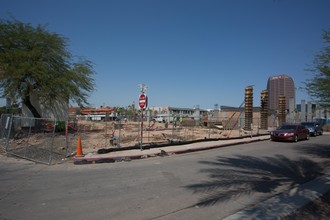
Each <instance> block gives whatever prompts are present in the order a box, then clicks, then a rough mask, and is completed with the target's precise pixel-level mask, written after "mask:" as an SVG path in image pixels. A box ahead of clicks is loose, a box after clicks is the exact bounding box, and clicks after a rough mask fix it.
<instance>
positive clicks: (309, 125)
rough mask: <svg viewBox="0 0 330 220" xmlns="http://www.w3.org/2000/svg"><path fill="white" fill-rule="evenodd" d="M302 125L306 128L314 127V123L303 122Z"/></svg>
mask: <svg viewBox="0 0 330 220" xmlns="http://www.w3.org/2000/svg"><path fill="white" fill-rule="evenodd" d="M302 125H304V126H305V127H307V128H312V127H314V123H303V124H302Z"/></svg>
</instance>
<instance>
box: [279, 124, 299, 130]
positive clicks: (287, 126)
mask: <svg viewBox="0 0 330 220" xmlns="http://www.w3.org/2000/svg"><path fill="white" fill-rule="evenodd" d="M296 127H297V126H296V125H282V126H281V127H279V128H278V130H295V129H296Z"/></svg>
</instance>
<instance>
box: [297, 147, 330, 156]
mask: <svg viewBox="0 0 330 220" xmlns="http://www.w3.org/2000/svg"><path fill="white" fill-rule="evenodd" d="M295 149H296V150H297V151H299V152H300V153H303V154H308V155H310V156H315V157H319V158H330V145H329V144H328V145H325V144H313V145H303V146H297V147H295Z"/></svg>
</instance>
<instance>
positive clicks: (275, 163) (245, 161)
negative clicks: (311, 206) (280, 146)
mask: <svg viewBox="0 0 330 220" xmlns="http://www.w3.org/2000/svg"><path fill="white" fill-rule="evenodd" d="M200 163H202V164H205V165H208V166H209V167H210V168H207V169H203V170H201V171H200V172H205V173H208V176H209V180H206V181H203V182H200V183H196V184H191V185H188V186H186V188H188V189H189V190H192V191H193V192H194V193H198V194H201V195H202V198H201V199H200V201H199V202H198V203H197V204H195V205H198V206H202V207H203V206H212V205H215V204H216V203H222V202H226V201H228V200H232V199H236V198H238V197H240V196H249V195H252V194H253V193H277V190H279V188H280V187H281V186H284V187H294V186H296V185H298V184H301V183H305V182H308V181H310V180H312V179H315V178H316V177H318V176H320V175H321V174H322V171H323V169H322V166H321V165H319V164H318V163H316V162H314V161H312V160H309V159H307V158H299V159H297V160H291V159H289V158H287V157H285V156H283V155H277V156H275V157H263V158H257V157H252V156H244V155H237V156H234V157H231V158H227V157H219V158H218V159H217V160H216V161H211V162H210V161H201V162H200Z"/></svg>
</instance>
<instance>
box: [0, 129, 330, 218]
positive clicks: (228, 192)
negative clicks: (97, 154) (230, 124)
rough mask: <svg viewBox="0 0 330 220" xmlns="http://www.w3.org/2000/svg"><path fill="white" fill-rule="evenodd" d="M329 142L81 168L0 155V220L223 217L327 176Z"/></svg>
mask: <svg viewBox="0 0 330 220" xmlns="http://www.w3.org/2000/svg"><path fill="white" fill-rule="evenodd" d="M329 142H330V134H327V135H323V136H318V137H315V138H311V139H310V140H309V141H301V142H298V143H282V142H271V141H263V142H256V143H251V144H244V145H237V146H230V147H225V148H219V149H214V150H208V151H202V152H194V153H188V154H182V155H174V156H167V157H156V158H148V159H143V160H136V161H131V162H118V163H109V164H89V165H80V166H77V165H73V164H72V162H67V163H64V164H59V165H54V166H46V165H40V164H35V163H33V162H28V161H25V160H22V159H14V158H6V157H4V156H0V219H6V220H9V219H47V220H53V219H125V220H127V219H134V220H135V219H222V218H224V217H226V216H229V215H231V214H233V213H235V212H237V211H239V210H241V209H243V208H245V207H248V206H251V205H254V204H256V203H259V202H262V201H263V200H266V199H267V198H269V197H271V196H273V195H275V194H278V193H280V192H282V191H285V190H288V189H291V188H292V187H295V186H297V185H299V184H302V183H305V182H308V181H310V180H312V179H315V178H316V177H318V176H320V175H322V174H324V173H329V172H330V160H329V156H330V145H329ZM274 206H276V204H274Z"/></svg>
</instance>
